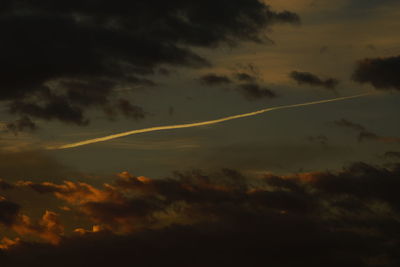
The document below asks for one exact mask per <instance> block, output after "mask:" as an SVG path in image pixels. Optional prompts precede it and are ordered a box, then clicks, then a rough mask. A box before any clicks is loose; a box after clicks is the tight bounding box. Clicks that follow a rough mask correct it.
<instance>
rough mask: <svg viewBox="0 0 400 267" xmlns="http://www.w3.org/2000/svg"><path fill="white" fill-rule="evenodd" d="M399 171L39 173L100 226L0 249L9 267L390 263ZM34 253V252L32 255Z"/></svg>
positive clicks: (395, 252)
mask: <svg viewBox="0 0 400 267" xmlns="http://www.w3.org/2000/svg"><path fill="white" fill-rule="evenodd" d="M399 178H400V166H398V165H395V166H394V167H393V168H390V169H388V168H382V167H377V166H372V165H368V164H365V163H356V164H352V165H351V166H349V167H347V168H344V169H343V170H341V171H338V172H314V173H301V174H294V175H286V176H280V175H273V174H266V175H264V176H263V177H261V178H257V179H255V178H250V177H246V176H244V175H242V174H241V173H239V172H237V171H234V170H223V171H221V172H218V173H211V174H206V173H204V172H201V171H190V172H184V173H176V174H175V175H174V176H173V177H171V178H167V179H155V180H152V179H149V178H146V177H136V176H133V175H130V174H129V173H126V172H125V173H121V174H119V177H118V178H117V179H116V180H115V181H114V182H113V183H111V184H105V185H104V186H103V188H96V187H93V186H91V185H88V184H83V183H72V182H66V183H64V184H60V185H57V184H52V183H41V186H42V187H47V188H51V190H48V191H47V192H49V193H50V192H51V193H52V194H54V195H55V196H56V197H57V198H60V199H62V200H64V201H66V202H68V203H69V205H70V206H71V207H73V208H74V209H77V211H78V212H79V213H80V214H84V215H85V218H86V219H89V220H91V221H92V222H93V223H96V224H98V226H96V227H93V229H92V230H84V229H79V230H77V231H75V234H72V235H68V236H63V235H62V234H61V233H62V231H61V230H60V229H61V228H59V227H55V229H50V228H49V227H47V228H46V229H47V230H46V231H45V230H43V231H42V232H40V233H44V232H46V233H53V234H55V233H58V234H59V236H60V238H61V239H60V241H59V243H58V245H57V246H53V245H48V244H40V243H33V242H28V241H22V242H19V243H18V244H16V245H14V246H12V247H10V248H8V249H6V250H3V251H2V254H0V259H1V260H2V266H3V265H4V266H6V267H8V266H44V267H46V266H54V265H55V263H57V266H71V265H73V266H88V265H89V266H100V267H101V266H109V265H110V264H114V265H122V264H125V265H126V264H129V263H131V262H132V263H134V264H139V265H141V266H160V264H161V265H164V266H265V265H274V266H293V265H294V264H295V265H297V266H321V265H324V266H332V267H333V266H393V267H394V266H396V265H398V264H399V263H400V258H399V255H400V254H399V252H400V251H399V241H398V240H399V238H400V231H399V222H398V220H397V219H396V218H398V216H399V212H400V197H399V194H398V193H397V188H399V186H400V179H399ZM26 185H29V184H19V186H26ZM32 188H33V189H34V190H37V188H35V187H32ZM37 191H39V192H41V193H45V191H46V190H42V189H40V190H37ZM47 217H49V218H47V219H46V220H43V219H42V220H41V221H42V225H44V223H43V221H50V222H55V223H54V224H53V225H59V224H58V223H56V218H55V217H54V214H53V216H50V215H48V216H47ZM50 218H51V220H50ZM121 226H125V227H122V228H121ZM57 229H58V230H57ZM122 233H124V234H122ZM49 240H50V241H51V239H49ZM39 255H40V258H41V260H40V262H38V261H35V260H33V259H35V258H37V257H38V256H39ZM1 257H2V258H1ZM60 259H63V260H62V261H60Z"/></svg>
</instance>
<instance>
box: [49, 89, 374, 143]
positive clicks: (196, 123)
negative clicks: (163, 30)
mask: <svg viewBox="0 0 400 267" xmlns="http://www.w3.org/2000/svg"><path fill="white" fill-rule="evenodd" d="M370 94H371V93H366V94H360V95H354V96H345V97H338V98H333V99H327V100H320V101H313V102H307V103H302V104H294V105H285V106H277V107H272V108H266V109H261V110H258V111H254V112H249V113H244V114H239V115H234V116H229V117H224V118H220V119H216V120H211V121H203V122H194V123H187V124H179V125H167V126H157V127H151V128H145V129H139V130H133V131H129V132H123V133H119V134H113V135H109V136H105V137H99V138H94V139H90V140H86V141H81V142H77V143H72V144H67V145H62V146H57V147H48V148H47V149H52V150H53V149H67V148H73V147H79V146H85V145H89V144H94V143H98V142H105V141H109V140H112V139H116V138H120V137H124V136H128V135H134V134H140V133H148V132H155V131H164V130H173V129H182V128H191V127H199V126H205V125H211V124H217V123H221V122H225V121H230V120H236V119H240V118H246V117H251V116H256V115H259V114H262V113H266V112H269V111H273V110H278V109H288V108H296V107H303V106H310V105H316V104H323V103H329V102H336V101H341V100H346V99H352V98H359V97H363V96H366V95H370Z"/></svg>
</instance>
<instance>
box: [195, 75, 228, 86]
mask: <svg viewBox="0 0 400 267" xmlns="http://www.w3.org/2000/svg"><path fill="white" fill-rule="evenodd" d="M200 81H201V83H203V84H205V85H208V86H219V85H226V84H230V83H231V82H232V81H231V79H229V78H228V77H227V76H224V75H217V74H214V73H209V74H206V75H204V76H202V77H200Z"/></svg>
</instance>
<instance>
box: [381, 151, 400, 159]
mask: <svg viewBox="0 0 400 267" xmlns="http://www.w3.org/2000/svg"><path fill="white" fill-rule="evenodd" d="M384 157H385V158H400V152H398V151H388V152H386V153H385V155H384Z"/></svg>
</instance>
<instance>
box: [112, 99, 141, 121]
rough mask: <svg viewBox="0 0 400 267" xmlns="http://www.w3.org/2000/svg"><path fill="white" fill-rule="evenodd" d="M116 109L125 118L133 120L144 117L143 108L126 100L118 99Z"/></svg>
mask: <svg viewBox="0 0 400 267" xmlns="http://www.w3.org/2000/svg"><path fill="white" fill-rule="evenodd" d="M118 109H119V110H120V111H121V112H122V114H123V115H124V116H125V117H128V118H133V119H143V118H144V117H145V115H146V113H145V112H144V110H143V108H141V107H139V106H135V105H132V104H131V103H130V102H129V101H128V100H126V99H119V101H118Z"/></svg>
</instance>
